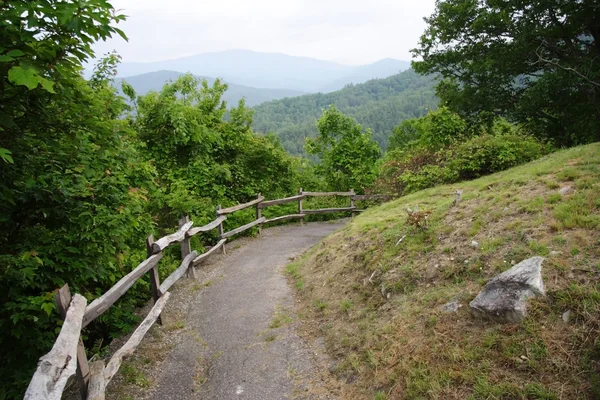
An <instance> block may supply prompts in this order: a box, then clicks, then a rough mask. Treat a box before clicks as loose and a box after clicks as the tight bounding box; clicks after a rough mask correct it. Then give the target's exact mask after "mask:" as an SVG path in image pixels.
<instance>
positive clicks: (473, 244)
mask: <svg viewBox="0 0 600 400" xmlns="http://www.w3.org/2000/svg"><path fill="white" fill-rule="evenodd" d="M471 247H473V248H475V249H478V248H479V243H477V242H476V241H474V240H473V241H471Z"/></svg>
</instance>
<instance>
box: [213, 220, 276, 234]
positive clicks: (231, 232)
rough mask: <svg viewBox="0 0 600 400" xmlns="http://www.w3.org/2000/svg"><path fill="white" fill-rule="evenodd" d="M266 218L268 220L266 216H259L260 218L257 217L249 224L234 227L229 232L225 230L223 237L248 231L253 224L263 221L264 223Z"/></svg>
mask: <svg viewBox="0 0 600 400" xmlns="http://www.w3.org/2000/svg"><path fill="white" fill-rule="evenodd" d="M266 220H267V219H266V218H265V217H261V218H259V219H257V220H254V221H252V222H250V223H249V224H246V225H242V226H240V227H239V228H236V229H232V230H230V231H229V232H225V233H224V234H222V235H221V237H222V238H223V239H225V238H228V237H231V236H233V235H237V234H238V233H242V232H244V231H246V230H248V229H250V228H252V227H253V226H256V225H258V224H262V223H263V222H265V221H266Z"/></svg>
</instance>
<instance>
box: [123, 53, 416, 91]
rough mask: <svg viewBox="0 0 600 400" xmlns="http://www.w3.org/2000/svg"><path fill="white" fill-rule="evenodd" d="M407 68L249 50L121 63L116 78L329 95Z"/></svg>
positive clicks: (396, 63)
mask: <svg viewBox="0 0 600 400" xmlns="http://www.w3.org/2000/svg"><path fill="white" fill-rule="evenodd" d="M409 67H410V65H409V62H407V61H399V60H394V59H389V58H387V59H384V60H380V61H377V62H375V63H373V64H368V65H361V66H351V65H343V64H338V63H334V62H330V61H323V60H317V59H313V58H308V57H295V56H289V55H285V54H280V53H259V52H255V51H250V50H228V51H222V52H216V53H204V54H199V55H195V56H190V57H184V58H178V59H174V60H165V61H157V62H149V63H123V64H121V65H120V66H119V67H118V72H119V76H120V77H129V76H134V75H140V74H146V73H150V72H157V71H175V72H191V73H193V74H194V75H199V76H211V77H220V78H223V79H224V80H225V81H227V82H230V83H235V84H238V85H244V86H247V87H253V88H268V89H288V90H295V91H300V92H319V91H322V92H330V91H334V90H338V89H341V88H343V87H344V86H346V85H347V84H349V83H354V84H357V83H362V82H366V81H367V80H369V79H374V78H385V77H388V76H391V75H394V74H397V73H399V72H401V71H404V70H406V69H408V68H409Z"/></svg>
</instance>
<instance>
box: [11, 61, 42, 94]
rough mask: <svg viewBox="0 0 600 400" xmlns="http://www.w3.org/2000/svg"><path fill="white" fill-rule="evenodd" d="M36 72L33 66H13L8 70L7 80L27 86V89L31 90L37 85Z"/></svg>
mask: <svg viewBox="0 0 600 400" xmlns="http://www.w3.org/2000/svg"><path fill="white" fill-rule="evenodd" d="M36 75H37V73H36V71H35V70H34V69H33V68H27V69H23V68H22V67H20V66H14V67H12V68H11V69H10V70H8V80H9V81H10V82H12V83H14V84H15V85H23V86H27V89H29V90H33V89H35V88H36V87H37V86H38V83H39V80H38V77H37V76H36Z"/></svg>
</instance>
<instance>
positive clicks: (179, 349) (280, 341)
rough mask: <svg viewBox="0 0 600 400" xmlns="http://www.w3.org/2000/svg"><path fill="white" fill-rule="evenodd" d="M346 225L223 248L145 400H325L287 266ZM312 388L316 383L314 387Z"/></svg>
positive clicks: (276, 231) (278, 232)
mask: <svg viewBox="0 0 600 400" xmlns="http://www.w3.org/2000/svg"><path fill="white" fill-rule="evenodd" d="M345 222H346V221H337V222H335V223H331V222H329V223H328V222H323V223H309V224H305V225H304V226H299V225H293V226H292V225H290V226H284V227H277V228H272V229H266V230H263V233H262V235H261V237H260V238H257V239H250V240H243V241H240V242H239V243H240V244H238V246H239V247H238V248H235V247H236V243H238V242H233V243H231V244H229V245H228V247H227V253H228V254H227V255H226V256H219V257H217V258H216V261H213V263H215V262H216V263H218V264H219V265H217V266H216V268H213V269H212V276H213V278H214V280H213V281H209V286H207V287H204V288H202V290H199V291H198V292H197V293H194V295H193V296H190V301H189V305H188V307H187V312H186V315H185V317H184V320H185V322H184V323H185V326H186V330H188V333H189V334H186V335H184V337H183V338H182V339H181V340H177V342H176V343H174V345H173V346H172V349H171V350H170V352H169V355H168V356H167V358H166V359H165V360H164V361H163V362H161V363H160V373H159V374H158V375H157V377H156V379H155V380H154V382H153V384H152V386H153V388H152V395H151V397H150V398H152V399H155V400H159V399H160V400H163V399H172V400H177V399H185V400H187V399H223V400H227V399H261V400H271V399H290V398H294V399H317V398H319V399H326V398H332V397H331V395H329V394H321V395H317V394H315V393H316V392H315V391H314V390H309V389H310V388H309V387H310V386H311V385H309V384H308V381H309V380H310V379H311V378H314V377H315V376H317V374H316V373H315V371H314V368H315V357H316V354H315V352H314V351H313V350H311V348H310V347H309V346H308V345H307V344H306V343H305V342H304V341H303V340H302V339H301V338H300V337H299V336H298V335H297V334H296V333H295V325H296V323H295V318H296V316H295V313H294V300H293V298H292V291H291V289H290V287H289V286H288V282H287V280H286V278H285V276H284V275H283V269H284V266H285V265H286V264H287V263H289V260H290V259H291V258H293V257H294V256H296V255H299V254H301V253H302V252H304V251H305V250H307V249H308V248H310V247H311V246H313V245H314V244H316V243H317V242H319V241H320V240H321V239H322V238H323V237H325V236H327V235H329V234H330V233H332V232H333V231H334V230H336V229H337V228H339V227H341V226H343V225H344V223H345ZM313 386H314V385H313Z"/></svg>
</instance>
